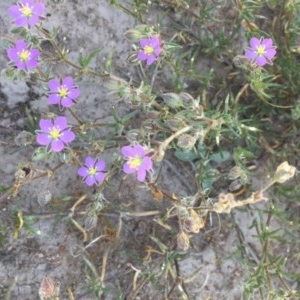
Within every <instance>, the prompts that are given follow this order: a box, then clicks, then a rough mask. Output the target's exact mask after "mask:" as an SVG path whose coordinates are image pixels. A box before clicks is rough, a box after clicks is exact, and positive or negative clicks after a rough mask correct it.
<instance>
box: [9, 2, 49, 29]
mask: <svg viewBox="0 0 300 300" xmlns="http://www.w3.org/2000/svg"><path fill="white" fill-rule="evenodd" d="M44 10H45V5H44V3H42V2H37V3H35V1H34V0H21V1H19V2H18V3H17V5H13V6H11V7H10V8H9V9H8V13H9V14H10V15H11V16H12V17H13V18H14V19H15V25H16V26H17V27H25V26H28V27H32V26H34V25H36V24H37V23H38V22H39V21H40V19H41V18H42V15H43V13H44Z"/></svg>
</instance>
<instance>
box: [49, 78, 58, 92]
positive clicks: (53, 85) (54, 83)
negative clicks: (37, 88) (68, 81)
mask: <svg viewBox="0 0 300 300" xmlns="http://www.w3.org/2000/svg"><path fill="white" fill-rule="evenodd" d="M48 87H49V89H50V91H51V92H53V93H57V92H58V88H59V87H60V83H59V82H58V81H57V80H55V79H51V80H49V82H48Z"/></svg>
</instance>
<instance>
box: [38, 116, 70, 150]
mask: <svg viewBox="0 0 300 300" xmlns="http://www.w3.org/2000/svg"><path fill="white" fill-rule="evenodd" d="M39 125H40V130H37V131H36V133H37V137H36V141H37V143H38V144H40V145H42V146H46V147H47V150H49V151H54V152H60V151H62V150H63V149H64V148H65V147H66V146H67V145H68V144H69V143H70V142H72V141H73V140H74V139H75V134H74V132H73V131H71V129H70V126H68V124H67V118H66V117H57V118H56V119H55V120H47V119H41V120H40V122H39Z"/></svg>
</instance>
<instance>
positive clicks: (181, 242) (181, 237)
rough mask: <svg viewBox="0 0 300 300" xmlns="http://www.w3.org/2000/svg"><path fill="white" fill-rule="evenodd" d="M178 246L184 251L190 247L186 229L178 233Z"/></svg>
mask: <svg viewBox="0 0 300 300" xmlns="http://www.w3.org/2000/svg"><path fill="white" fill-rule="evenodd" d="M177 247H178V248H179V249H182V250H183V251H186V250H188V249H189V247H190V239H189V236H188V235H187V234H186V233H185V232H184V231H181V232H180V233H178V234H177Z"/></svg>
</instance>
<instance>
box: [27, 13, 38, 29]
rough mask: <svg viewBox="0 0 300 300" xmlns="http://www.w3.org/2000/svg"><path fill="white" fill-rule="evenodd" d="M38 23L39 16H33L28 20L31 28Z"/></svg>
mask: <svg viewBox="0 0 300 300" xmlns="http://www.w3.org/2000/svg"><path fill="white" fill-rule="evenodd" d="M39 21H40V18H39V16H38V15H35V14H34V15H32V16H31V17H30V18H29V19H28V25H29V26H31V27H32V26H34V25H36V24H37V23H38V22H39Z"/></svg>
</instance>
